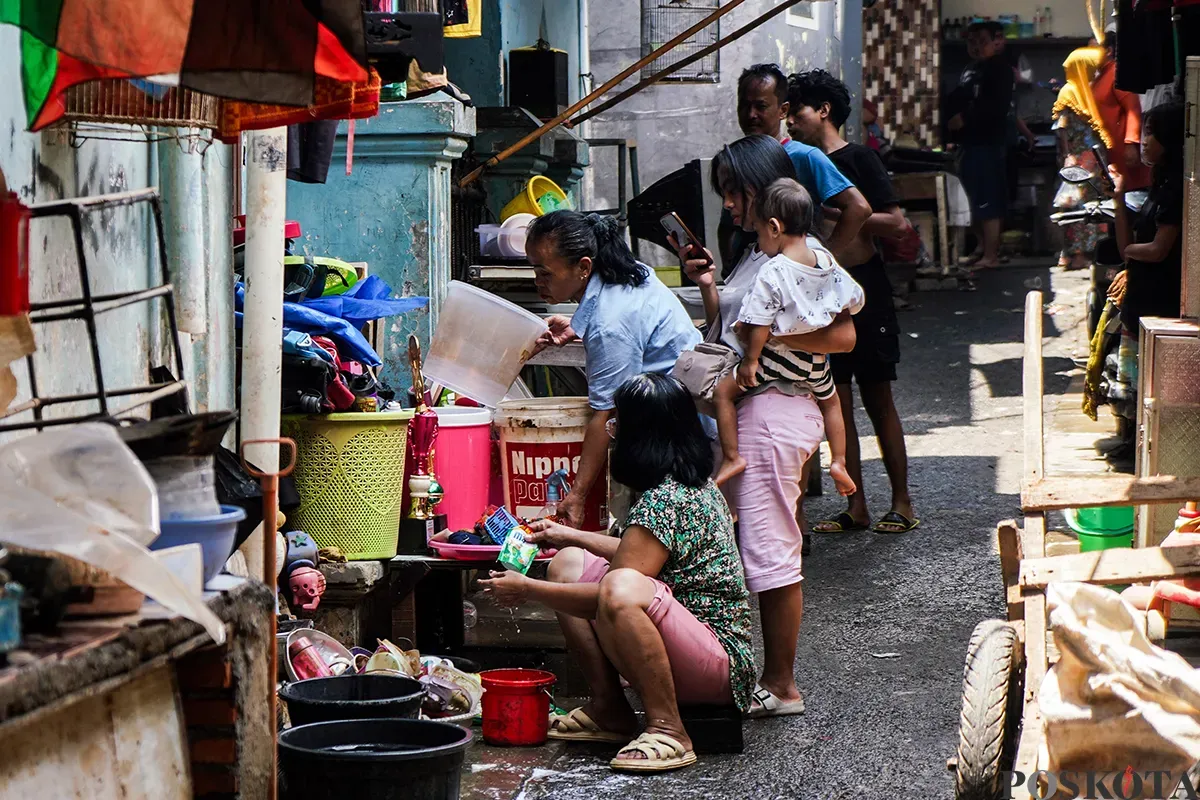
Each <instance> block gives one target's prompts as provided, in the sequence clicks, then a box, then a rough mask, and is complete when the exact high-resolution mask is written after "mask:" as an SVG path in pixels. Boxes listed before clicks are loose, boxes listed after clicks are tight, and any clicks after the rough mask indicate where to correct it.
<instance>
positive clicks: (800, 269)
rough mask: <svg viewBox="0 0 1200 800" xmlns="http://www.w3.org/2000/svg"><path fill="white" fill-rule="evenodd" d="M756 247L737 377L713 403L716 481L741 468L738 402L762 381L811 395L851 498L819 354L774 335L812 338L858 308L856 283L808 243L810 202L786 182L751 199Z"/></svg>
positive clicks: (741, 322)
mask: <svg viewBox="0 0 1200 800" xmlns="http://www.w3.org/2000/svg"><path fill="white" fill-rule="evenodd" d="M753 213H754V229H755V231H756V232H757V233H758V247H759V249H761V250H762V251H763V253H765V254H766V255H768V256H770V260H769V261H767V263H766V264H763V266H762V267H761V268H760V269H759V272H758V275H757V276H756V277H755V282H754V287H753V288H752V289H751V290H750V291H749V292H748V293H747V294H746V297H745V299H744V300H743V301H742V307H741V310H740V311H739V313H738V321H737V324H736V325H735V326H734V331H735V332H736V333H737V335H738V338H739V340H740V341H741V342H742V344H743V348H744V350H743V354H742V360H741V363H740V364H739V365H738V367H737V370H736V372H735V373H731V374H730V375H728V376H726V377H725V378H724V379H723V380H722V381H721V382H720V383H719V384H718V385H717V387H716V389H715V391H714V394H713V405H714V406H715V407H716V414H717V433H718V436H719V438H720V442H721V453H722V455H723V460H722V462H721V468H720V470H719V471H718V473H717V484H718V485H720V484H723V483H724V482H726V481H728V480H729V479H730V478H732V477H734V476H735V475H738V474H740V473H741V472H743V471H744V470H745V469H746V459H745V458H743V457H742V455H741V454H740V453H739V452H738V436H737V408H736V406H735V404H736V402H737V400H738V399H739V398H740V397H741V396H742V394H744V392H745V391H746V390H748V389H751V388H753V387H755V386H757V385H759V384H760V383H764V382H771V381H790V382H794V383H800V384H804V385H805V386H806V387H807V388H808V389H810V390H811V391H812V394H813V397H815V398H816V400H817V405H818V406H820V409H821V416H822V417H823V418H824V420H825V437H826V438H827V439H828V440H829V450H830V455H831V459H830V460H831V463H830V466H829V474H830V476H831V477H832V478H833V481H834V484H835V485H836V486H837V489H838V492H840V493H841V494H843V495H851V494H854V491H855V486H854V481H853V480H852V479H851V478H850V473H848V472H847V471H846V424H845V421H844V420H843V419H842V407H841V404H840V403H839V402H838V396H837V390H836V389H835V388H834V385H833V375H832V373H831V372H830V368H829V356H828V355H827V354H825V353H809V352H807V351H804V350H793V349H790V348H788V347H786V346H785V345H783V344H781V343H780V342H778V341H775V340H773V339H772V338H771V337H772V336H789V335H791V334H801V333H811V332H813V331H817V330H820V329H821V328H824V327H826V326H827V325H829V324H830V323H831V322H833V320H834V318H835V317H837V315H838V314H840V313H842V312H843V311H846V310H849V311H850V313H852V314H857V313H858V312H859V310H861V309H862V306H863V302H864V295H863V291H862V287H860V286H859V285H858V284H857V283H855V281H854V279H853V278H851V277H850V274H849V273H848V272H846V271H845V270H844V269H842V267H841V266H840V265H838V263H837V261H836V260H835V259H834V257H833V254H832V253H830V252H829V251H828V250H826V249H825V248H824V247H822V246H820V245H819V244H817V243H816V241H815V240H813V241H812V243H811V246H810V242H809V239H808V236H809V230H810V228H811V227H812V217H813V209H812V198H810V197H809V194H808V192H807V191H806V190H805V188H804V187H803V186H801V185H800V184H799V183H797V182H796V181H794V180H792V179H791V178H780V179H779V180H777V181H775V182H774V183H772V184H771V185H770V186H768V187H767V188H766V190H764V191H763V192H761V193H760V194H759V195H758V196H757V197H756V198H755V202H754V210H753Z"/></svg>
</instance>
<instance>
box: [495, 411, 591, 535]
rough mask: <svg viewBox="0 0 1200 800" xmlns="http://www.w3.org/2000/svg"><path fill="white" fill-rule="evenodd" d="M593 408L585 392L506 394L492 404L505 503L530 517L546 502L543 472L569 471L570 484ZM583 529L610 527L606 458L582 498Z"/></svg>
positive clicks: (545, 474) (573, 480) (521, 515)
mask: <svg viewBox="0 0 1200 800" xmlns="http://www.w3.org/2000/svg"><path fill="white" fill-rule="evenodd" d="M591 416H592V409H591V408H590V407H589V406H588V402H587V398H585V397H549V398H537V399H534V400H506V401H505V402H503V403H501V404H500V406H499V407H498V408H497V409H496V428H497V429H498V430H499V432H500V464H501V472H502V474H503V477H504V505H505V506H507V507H508V508H509V509H510V510H511V511H513V513H515V514H516V515H517V516H519V517H526V518H530V517H532V516H533V515H535V514H537V512H538V511H539V510H541V508H542V506H544V505H545V504H546V478H547V477H549V475H550V473H552V472H554V471H555V470H557V469H565V470H566V471H567V482H568V483H570V484H571V485H572V486H574V483H575V476H576V472H577V471H578V470H579V458H580V456H581V455H582V454H583V437H584V434H585V433H587V425H588V420H590V419H591ZM581 527H582V529H583V530H585V531H606V530H608V459H607V456H606V457H605V463H604V464H603V465H601V469H600V474H599V477H598V478H597V479H596V482H595V483H594V484H592V488H591V491H590V492H588V499H587V502H586V503H585V504H584V514H583V523H582V525H581Z"/></svg>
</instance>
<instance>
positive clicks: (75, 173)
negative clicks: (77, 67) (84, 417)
mask: <svg viewBox="0 0 1200 800" xmlns="http://www.w3.org/2000/svg"><path fill="white" fill-rule="evenodd" d="M18 45H19V33H18V31H17V29H16V28H14V27H12V26H7V25H5V26H0V80H2V81H3V83H4V85H6V86H8V87H10V88H9V90H8V91H4V92H0V131H3V133H4V138H2V139H0V170H3V172H4V175H5V177H6V179H7V181H8V185H9V188H10V189H11V190H12V191H15V192H17V194H18V195H19V196H20V197H21V199H22V201H24V202H25V203H38V202H46V201H49V200H57V199H61V198H65V197H86V196H93V195H99V194H108V193H113V192H125V191H130V190H135V189H142V188H146V187H148V186H154V185H156V183H157V182H158V175H157V168H158V159H157V156H156V154H155V152H154V148H153V147H151V145H149V144H147V143H145V142H144V141H141V142H135V141H131V142H117V141H108V140H91V141H82V142H80V143H79V145H78V146H77V147H72V146H71V145H70V144H69V143H68V141H67V140H66V138H65V137H63V136H62V135H60V134H58V133H44V134H33V133H27V132H26V131H25V130H24V129H25V119H26V115H25V108H24V103H23V101H22V97H21V94H22V93H21V92H20V91H19V89H18V88H17V87H19V86H20V47H19V46H18ZM210 150H211V148H210ZM218 151H220V152H219V153H218ZM218 151H213V152H212V153H210V154H209V155H210V156H211V157H212V158H214V159H215V158H218V155H220V156H222V157H223V158H224V165H223V166H221V167H219V168H217V169H215V170H208V171H206V176H205V185H206V186H208V185H209V184H212V183H213V181H212V179H211V178H212V176H210V175H209V174H208V172H212V173H213V174H215V175H216V176H217V177H220V178H221V180H222V181H227V180H229V176H231V175H232V163H231V162H230V160H229V157H228V153H227V152H225V150H224V149H222V148H220V147H218ZM222 185H224V184H222ZM207 196H208V194H207V192H206V197H207ZM224 196H225V197H228V189H227V188H226V189H225V190H224ZM210 211H211V209H209V208H207V207H206V204H205V203H195V204H192V205H190V206H188V207H187V208H181V209H178V212H179V213H180V214H186V215H187V217H186V218H184V217H180V216H176V217H174V218H173V219H172V218H171V217H169V216H168V217H165V218H164V224H165V225H166V226H167V227H168V229H170V228H171V227H172V225H173V224H174V225H176V226H178V225H183V224H190V225H195V226H199V227H202V228H203V230H204V236H205V237H206V244H207V245H208V246H209V248H210V252H209V253H207V254H206V255H208V256H209V258H207V260H205V262H204V263H202V264H200V265H199V267H200V268H201V269H210V270H217V271H221V270H224V272H221V273H220V276H219V277H220V280H214V281H210V283H211V284H212V285H221V284H222V282H224V284H229V283H231V281H229V280H228V279H227V276H228V274H229V273H228V270H229V269H230V263H231V262H230V259H231V255H230V250H229V248H230V246H231V245H230V239H229V236H230V233H229V230H230V227H229V226H230V224H231V221H230V215H229V213H228V203H227V202H226V204H225V206H224V210H223V211H222V212H220V213H209V212H210ZM82 233H83V244H84V250H85V252H86V255H87V260H88V266H89V270H90V272H91V289H92V292H93V293H95V294H104V293H112V292H123V291H133V290H137V289H143V288H146V287H147V286H150V285H157V284H158V283H160V282H161V280H160V274H159V262H158V252H157V246H156V242H155V238H154V224H153V216H152V214H151V213H150V206H149V205H148V204H143V205H138V206H133V207H124V208H116V209H109V210H105V211H102V212H97V213H93V214H90V215H88V216H85V218H84V225H83V230H82ZM214 234H215V235H214ZM221 248H224V250H223V251H222V252H218V251H221ZM29 273H30V287H29V288H30V299H31V300H32V301H34V302H38V301H47V300H52V299H65V298H71V297H78V296H79V294H80V291H81V284H80V276H79V266H78V259H77V258H76V256H75V246H74V239H73V235H72V232H71V225H70V223H69V221H68V220H67V219H66V218H48V219H39V220H34V221H33V223H32V226H31V229H30V255H29ZM214 307H215V306H214ZM211 308H213V307H210V311H211ZM224 308H226V309H227V310H228V315H227V316H228V319H225V318H224V317H223V318H222V319H219V320H218V319H215V318H213V317H211V315H210V321H209V325H208V328H209V338H210V339H212V340H215V339H217V338H219V339H220V340H221V341H222V342H224V343H225V345H227V346H224V345H223V346H222V348H221V350H220V353H219V355H220V357H221V358H222V359H226V360H230V361H231V360H232V358H233V348H232V324H233V319H232V302H231V301H230V302H227V303H225V304H224ZM202 313H203V312H202ZM214 328H215V329H216V330H215V331H214ZM165 330H166V325H165V306H164V305H163V303H161V302H160V301H151V302H149V303H139V304H134V305H130V306H126V307H124V308H121V309H118V310H115V311H112V312H109V313H106V314H102V315H100V316H99V317H98V318H97V339H98V341H99V350H100V359H101V363H102V366H103V373H104V380H105V384H106V387H107V388H109V389H115V388H126V387H133V386H143V385H145V384H146V383H148V382H149V374H148V373H149V370H148V366H147V365H148V364H154V365H157V364H168V365H169V364H172V363H173V360H172V358H171V350H170V343H169V340H168V337H167V336H165V335H164V331H165ZM34 332H35V335H36V341H37V347H38V352H37V354H36V356H35V365H36V368H37V379H38V392H39V394H40V395H42V396H48V395H62V394H77V393H85V392H93V391H95V386H96V384H95V378H94V375H93V370H92V359H91V354H90V347H89V345H88V338H87V331H86V328H85V327H84V324H83V322H81V321H68V322H59V323H48V324H45V325H38V326H35V329H34ZM218 332H219V333H220V336H219V337H218V336H217V333H218ZM190 344H191V342H190V341H189V339H188V337H186V336H185V337H183V339H182V345H183V348H184V350H185V351H188V352H191V351H192V348H190V347H189V345H190ZM205 347H206V346H205ZM209 355H210V354H209V352H208V351H207V350H206V349H204V348H203V347H202V348H201V350H198V351H196V357H195V363H196V364H198V365H205V364H206V363H207V362H208V361H209ZM197 369H202V370H204V371H205V373H206V375H205V378H206V380H205V381H202V383H203V384H204V386H205V389H206V391H205V393H204V396H203V397H198V396H197V394H196V393H195V392H193V393H192V394H191V400H192V404H193V407H197V406H198V407H199V408H201V409H203V408H205V407H206V406H207V407H210V408H213V409H216V408H230V407H232V402H233V364H232V363H229V364H228V365H227V368H225V369H219V368H211V367H208V366H200V367H197ZM13 371H14V373H15V374H16V376H17V380H18V384H19V394H18V397H17V400H16V402H18V403H19V402H21V401H22V400H24V399H27V398H28V396H29V389H28V386H29V385H28V381H27V371H26V369H25V365H24V363H23V362H18V363H16V364H14V365H13ZM187 377H188V378H189V379H192V380H195V379H196V376H195V375H188V376H187ZM210 399H212V400H213V402H212V403H211V404H210V403H209V400H210ZM123 402H124V401H123V400H121V399H118V400H116V401H115V402H114V403H112V404H110V409H114V410H115V409H120V408H121V407H122V403H123ZM95 410H96V405H95V404H94V403H86V404H74V405H65V404H64V405H61V406H56V407H54V408H51V409H49V410H48V411H47V412H46V416H47V417H55V416H66V415H72V414H79V413H89V412H94V411H95ZM31 418H32V416H31V415H29V414H26V415H22V416H19V417H14V418H13V420H24V419H31Z"/></svg>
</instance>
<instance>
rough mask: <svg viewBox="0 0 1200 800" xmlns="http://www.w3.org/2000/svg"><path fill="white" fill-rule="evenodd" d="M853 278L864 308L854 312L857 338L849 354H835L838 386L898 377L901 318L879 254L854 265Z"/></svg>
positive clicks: (834, 367)
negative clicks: (859, 288) (897, 314)
mask: <svg viewBox="0 0 1200 800" xmlns="http://www.w3.org/2000/svg"><path fill="white" fill-rule="evenodd" d="M848 271H849V273H850V275H851V277H853V278H854V280H856V281H858V284H859V285H860V286H862V288H863V294H864V295H866V303H865V304H864V305H863V309H862V311H859V312H858V313H857V314H855V315H854V332H855V334H856V337H857V340H856V342H855V344H854V349H853V350H851V351H850V352H849V353H833V354H831V355H830V356H829V361H830V364H831V366H832V367H833V382H834V383H835V384H838V385H843V384H847V383H850V382H851V381H852V380H857V381H858V384H859V386H865V385H867V384H872V383H885V382H891V381H894V380H896V365H897V364H898V363H900V321H899V320H898V319H897V318H896V306H895V303H893V302H892V283H891V281H889V280H888V276H887V273H886V272H885V271H884V268H883V259H882V258H881V257H880V256H878V255H876V256H875V257H874V258H872V259H871V260H870V261H868V262H867V263H866V264H863V265H861V266H858V267H851V268H850V269H849V270H848Z"/></svg>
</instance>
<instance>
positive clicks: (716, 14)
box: [458, 0, 746, 188]
mask: <svg viewBox="0 0 1200 800" xmlns="http://www.w3.org/2000/svg"><path fill="white" fill-rule="evenodd" d="M744 2H746V0H730V2H728V3H726V4H725V5H723V6H721V7H719V8H717V9H716V10H715V11H713V12H712V13H711V14H709V15H708V16H707V17H705V18H704V19H702V20H700V21H699V22H697V23H696V24H695V25H693V26H692V27H690V28H688V29H687V30H686V31H684V32H683V33H681V34H679V35H678V36H676V37H675V38H674V39H672V40H671V41H669V42H667V43H666V44H664V45H663V46H662V47H660V48H658V49H657V50H655V51H654V52H652V53H650V54H648V55H645V56H642V57H641V58H640V59H638V60H637V61H635V62H634V63H633V64H631V65H630V66H628V67H626V68H625V69H623V70H621V71H620V72H618V73H617V74H616V75H614V76H613V77H611V78H609V79H608V80H607V81H606V82H605V83H604V85H603V86H601V87H600V88H598V89H595V90H593V91H592V93H591V94H589V95H588V96H587V97H584V98H582V99H580V100H578V101H576V102H575V103H574V104H573V105H572V106H571V107H570V108H568V109H567V110H565V111H563V112H562V113H560V114H559V115H558V116H556V117H555V118H554V119H552V120H550V121H548V122H545V123H543V124H542V127H540V128H538V129H537V130H536V131H533V132H531V133H529V134H528V135H526V136H524V137H523V138H522V139H521V140H520V141H518V142H517V143H516V144H513V145H510V146H508V147H506V148H504V149H503V150H501V151H500V152H499V153H497V154H496V155H494V156H492V157H491V158H489V159H488V160H487V161H485V162H484V163H483V164H482V165H480V166H478V167H476V168H475V169H473V170H471V172H469V173H467V174H466V175H464V176H463V178H462V180H460V181H459V182H458V185H459V187H460V188H461V187H463V186H469V185H470V184H472V183H474V182H475V180H476V179H477V178H478V177H479V176H480V175H482V174H483V171H484V170H485V169H487V168H488V167H493V166H495V165H496V164H499V163H500V162H501V161H504V160H505V159H506V158H508V157H509V156H511V155H512V154H513V153H516V152H519V151H520V150H523V149H524V148H525V147H528V146H529V144H530V143H531V142H536V141H537V140H538V139H540V138H542V136H544V135H545V134H546V133H547V132H549V131H550V130H553V129H554V128H557V127H558V126H559V125H561V124H562V123H563V122H564V121H566V120H567V119H569V118H570V116H571V115H572V114H574V113H575V112H577V111H579V109H581V108H583V107H584V106H586V105H587V104H588V103H590V102H592V101H593V100H595V99H596V98H597V97H600V96H601V95H603V94H604V93H605V92H607V91H608V90H609V89H611V88H613V87H614V86H616V85H617V84H619V83H620V82H621V81H623V80H625V79H626V78H628V77H629V76H630V75H632V74H633V73H635V72H637V71H638V70H639V69H641V68H642V67H644V66H646V65H647V64H650V63H652V62H653V61H654V60H655V59H656V58H658V57H659V56H661V55H663V54H664V53H667V52H670V51H671V50H674V49H675V47H676V46H678V45H679V44H681V43H682V42H684V41H686V40H687V39H689V38H691V37H692V36H694V35H695V34H697V33H699V32H700V31H701V30H703V29H704V28H707V27H708V26H709V25H711V24H713V23H714V22H716V21H717V20H719V19H720V18H721V17H723V16H725V15H726V14H728V13H729V12H730V11H733V10H734V9H735V8H737V7H738V6H740V5H741V4H742V3H744Z"/></svg>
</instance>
